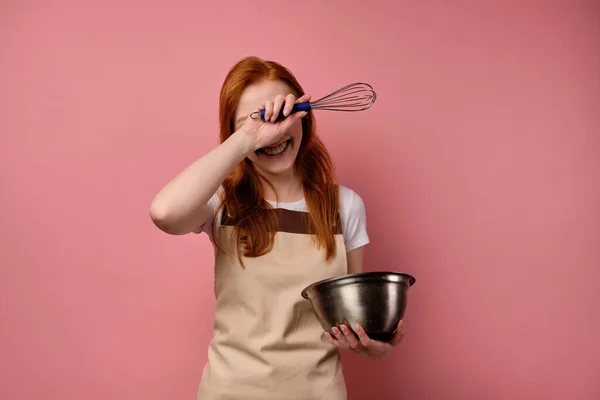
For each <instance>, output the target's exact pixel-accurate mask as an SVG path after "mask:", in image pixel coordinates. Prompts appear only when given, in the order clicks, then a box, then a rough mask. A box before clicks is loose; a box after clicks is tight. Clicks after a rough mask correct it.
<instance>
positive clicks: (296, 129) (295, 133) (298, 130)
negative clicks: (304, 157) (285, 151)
mask: <svg viewBox="0 0 600 400" xmlns="http://www.w3.org/2000/svg"><path fill="white" fill-rule="evenodd" d="M288 135H289V136H290V137H291V138H292V139H294V141H295V142H296V143H300V141H301V140H302V122H300V121H298V122H296V123H295V124H294V125H293V126H292V127H291V128H290V130H289V131H288Z"/></svg>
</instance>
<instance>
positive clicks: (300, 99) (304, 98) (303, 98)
mask: <svg viewBox="0 0 600 400" xmlns="http://www.w3.org/2000/svg"><path fill="white" fill-rule="evenodd" d="M305 101H310V94H304V95H302V96H300V97H298V100H296V104H297V103H304V102H305Z"/></svg>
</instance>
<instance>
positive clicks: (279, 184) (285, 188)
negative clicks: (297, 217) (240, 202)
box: [263, 170, 304, 203]
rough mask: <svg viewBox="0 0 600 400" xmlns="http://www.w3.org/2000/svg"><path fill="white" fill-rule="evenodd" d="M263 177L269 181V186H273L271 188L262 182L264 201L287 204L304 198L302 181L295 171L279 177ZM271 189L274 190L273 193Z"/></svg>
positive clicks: (267, 175)
mask: <svg viewBox="0 0 600 400" xmlns="http://www.w3.org/2000/svg"><path fill="white" fill-rule="evenodd" d="M263 175H264V176H265V178H267V179H268V180H269V182H270V183H271V185H273V187H271V185H269V184H268V183H266V182H263V191H264V192H263V193H264V197H265V200H270V201H279V202H281V203H289V202H294V201H298V200H302V199H303V198H304V187H303V185H302V180H301V179H300V177H299V176H298V174H297V173H296V171H295V170H294V171H289V172H286V173H285V174H280V175H270V174H263ZM273 189H275V191H273Z"/></svg>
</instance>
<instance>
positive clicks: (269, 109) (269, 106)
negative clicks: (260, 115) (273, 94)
mask: <svg viewBox="0 0 600 400" xmlns="http://www.w3.org/2000/svg"><path fill="white" fill-rule="evenodd" d="M272 116H273V102H272V101H267V102H265V118H264V119H265V121H268V120H269V119H271V117H272Z"/></svg>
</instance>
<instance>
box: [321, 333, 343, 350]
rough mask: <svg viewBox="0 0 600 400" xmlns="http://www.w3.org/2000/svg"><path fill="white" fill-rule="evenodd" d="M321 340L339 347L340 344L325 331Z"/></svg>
mask: <svg viewBox="0 0 600 400" xmlns="http://www.w3.org/2000/svg"><path fill="white" fill-rule="evenodd" d="M323 340H324V341H326V342H328V343H330V344H332V345H334V346H335V347H337V348H340V344H339V343H338V341H337V340H335V339H334V338H332V337H331V335H330V334H329V333H327V332H325V334H324V335H323Z"/></svg>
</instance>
